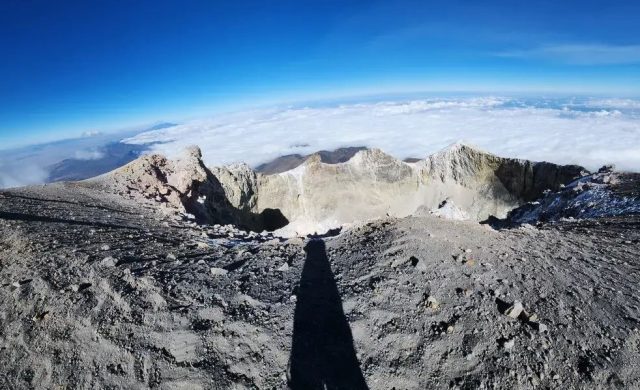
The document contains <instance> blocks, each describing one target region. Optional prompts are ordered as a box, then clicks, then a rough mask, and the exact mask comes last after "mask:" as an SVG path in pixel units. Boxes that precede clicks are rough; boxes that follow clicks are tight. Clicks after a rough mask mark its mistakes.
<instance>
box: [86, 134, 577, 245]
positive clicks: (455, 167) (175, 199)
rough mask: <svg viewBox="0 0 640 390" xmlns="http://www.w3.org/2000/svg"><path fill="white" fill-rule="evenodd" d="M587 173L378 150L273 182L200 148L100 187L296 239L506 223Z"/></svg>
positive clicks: (149, 161) (315, 163)
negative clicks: (367, 224) (435, 222)
mask: <svg viewBox="0 0 640 390" xmlns="http://www.w3.org/2000/svg"><path fill="white" fill-rule="evenodd" d="M580 172H581V168H580V167H575V166H567V167H562V166H557V165H554V164H548V163H532V162H529V161H523V160H514V159H506V158H501V157H497V156H494V155H492V154H489V153H486V152H483V151H480V150H477V149H475V148H472V147H470V146H467V145H463V144H455V145H452V146H451V147H449V148H447V149H445V150H443V151H441V152H439V153H436V154H434V155H432V156H429V157H427V158H426V159H425V160H421V161H419V162H416V163H405V162H402V161H400V160H397V159H396V158H394V157H392V156H389V155H387V154H385V153H384V152H382V151H381V150H378V149H370V150H363V151H360V152H358V153H357V154H355V155H354V156H353V158H351V159H350V160H348V161H347V162H344V163H338V164H325V163H323V162H321V161H320V158H319V157H318V156H314V157H312V158H310V159H308V160H307V161H305V163H303V164H302V165H300V166H298V167H296V168H294V169H292V170H289V171H286V172H283V173H279V174H274V175H263V174H260V173H256V172H254V171H253V170H252V169H251V168H250V167H249V166H247V165H244V164H240V165H232V166H227V167H213V168H210V169H209V168H206V167H205V166H204V164H203V163H202V161H201V156H200V151H199V149H197V148H192V149H190V151H188V153H187V154H186V155H185V157H183V158H181V159H179V160H176V161H169V160H167V159H165V158H164V157H162V156H157V155H153V156H145V157H141V158H140V159H138V160H136V161H134V162H132V163H130V164H129V165H127V166H125V167H123V168H120V169H118V170H116V171H114V172H112V173H109V174H107V175H104V176H103V177H102V178H99V179H100V180H102V182H108V183H109V185H111V186H112V187H117V188H120V189H122V188H126V189H127V191H139V192H140V193H142V194H143V195H144V196H146V197H148V198H155V197H159V198H160V199H161V201H163V202H166V203H168V205H170V206H172V207H175V208H178V209H180V210H182V211H184V212H189V213H192V214H194V215H196V216H197V217H199V218H201V219H204V220H205V221H208V222H216V223H233V224H237V225H240V226H244V227H248V228H250V229H252V230H263V229H267V230H274V229H278V228H283V229H282V230H281V231H280V233H282V234H283V235H288V236H291V235H296V234H299V235H304V234H309V233H315V232H317V233H322V232H324V231H326V230H328V229H331V228H336V227H339V226H342V225H344V224H351V223H356V222H361V221H367V220H371V219H377V218H381V217H385V216H393V217H405V216H408V215H412V214H416V213H419V212H420V210H435V213H436V214H438V215H439V216H441V217H443V218H453V219H471V220H484V219H486V218H488V217H489V216H491V215H493V216H497V217H504V216H505V215H506V214H507V212H508V211H509V210H511V209H513V208H514V207H517V206H519V205H520V204H522V203H524V202H525V201H527V200H532V199H535V198H537V197H538V196H540V195H541V194H542V191H543V190H545V189H547V188H552V189H557V188H559V186H560V185H561V184H564V183H565V182H568V181H570V180H573V179H575V178H576V177H578V176H579V175H580ZM95 180H97V179H95ZM445 201H446V202H445ZM442 205H444V206H442Z"/></svg>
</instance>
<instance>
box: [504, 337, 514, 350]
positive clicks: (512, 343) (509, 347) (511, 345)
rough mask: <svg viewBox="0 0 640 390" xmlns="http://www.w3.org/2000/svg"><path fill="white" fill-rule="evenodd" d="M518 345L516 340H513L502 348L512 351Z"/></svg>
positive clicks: (507, 341) (506, 342)
mask: <svg viewBox="0 0 640 390" xmlns="http://www.w3.org/2000/svg"><path fill="white" fill-rule="evenodd" d="M515 345H516V340H515V339H511V340H506V341H505V342H504V343H503V344H502V348H504V349H506V350H510V349H513V347H514V346H515Z"/></svg>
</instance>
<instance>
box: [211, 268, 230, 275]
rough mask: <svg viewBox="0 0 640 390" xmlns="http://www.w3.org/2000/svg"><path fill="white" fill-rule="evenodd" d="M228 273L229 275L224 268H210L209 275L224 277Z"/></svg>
mask: <svg viewBox="0 0 640 390" xmlns="http://www.w3.org/2000/svg"><path fill="white" fill-rule="evenodd" d="M228 273H229V271H227V270H226V269H224V268H216V267H211V275H213V276H224V275H226V274H228Z"/></svg>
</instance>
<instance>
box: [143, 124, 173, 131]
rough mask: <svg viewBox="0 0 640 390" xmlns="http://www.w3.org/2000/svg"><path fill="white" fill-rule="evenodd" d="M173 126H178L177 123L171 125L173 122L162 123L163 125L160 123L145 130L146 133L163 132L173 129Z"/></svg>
mask: <svg viewBox="0 0 640 390" xmlns="http://www.w3.org/2000/svg"><path fill="white" fill-rule="evenodd" d="M173 126H178V124H177V123H171V122H162V123H158V124H157V125H154V126H151V127H149V128H148V129H146V130H144V131H152V130H161V129H166V128H169V127H173Z"/></svg>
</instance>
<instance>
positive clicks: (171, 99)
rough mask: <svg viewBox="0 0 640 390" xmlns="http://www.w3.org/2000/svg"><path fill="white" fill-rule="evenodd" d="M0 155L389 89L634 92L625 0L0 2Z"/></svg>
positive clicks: (634, 30)
mask: <svg viewBox="0 0 640 390" xmlns="http://www.w3.org/2000/svg"><path fill="white" fill-rule="evenodd" d="M0 53H2V60H1V61H0V149H5V148H8V147H14V146H20V145H26V144H29V143H36V142H43V141H49V140H54V139H60V138H65V137H73V136H78V135H80V134H82V133H85V132H89V131H112V130H115V129H121V128H125V127H131V126H139V125H144V124H153V123H156V122H159V121H176V120H180V119H182V118H192V117H197V116H202V115H213V114H215V113H218V112H226V111H230V110H237V109H241V108H247V107H255V106H261V105H269V104H283V103H287V102H299V101H305V100H319V99H333V98H339V97H346V96H358V95H372V94H385V93H403V92H419V91H426V92H429V91H431V92H478V93H495V94H501V93H521V94H584V95H606V96H614V97H624V96H638V95H640V92H639V91H640V2H637V1H628V0H625V1H615V0H613V1H612V0H607V1H590V0H580V1H557V0H555V1H544V0H543V1H535V2H534V1H531V2H524V1H482V2H479V1H450V0H447V1H347V0H340V1H332V0H324V1H322V0H321V1H299V0H295V1H279V0H273V1H242V0H237V1H189V0H181V1H162V0H154V1H144V0H140V1H118V0H113V1H70V0H69V1H55V2H52V1H40V0H38V1H36V0H3V1H2V2H0Z"/></svg>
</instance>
